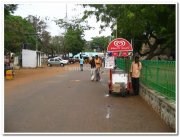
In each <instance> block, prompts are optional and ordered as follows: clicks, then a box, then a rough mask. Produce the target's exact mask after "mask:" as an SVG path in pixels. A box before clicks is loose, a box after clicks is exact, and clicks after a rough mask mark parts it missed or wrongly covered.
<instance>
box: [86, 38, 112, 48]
mask: <svg viewBox="0 0 180 137" xmlns="http://www.w3.org/2000/svg"><path fill="white" fill-rule="evenodd" d="M108 44H109V37H104V36H101V37H93V38H92V40H91V41H90V46H91V49H96V50H97V49H99V50H100V51H104V50H106V49H107V46H108Z"/></svg>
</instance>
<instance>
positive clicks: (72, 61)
mask: <svg viewBox="0 0 180 137" xmlns="http://www.w3.org/2000/svg"><path fill="white" fill-rule="evenodd" d="M62 59H64V60H68V61H69V63H71V64H73V63H75V62H76V61H75V60H74V59H73V58H70V57H63V58H62Z"/></svg>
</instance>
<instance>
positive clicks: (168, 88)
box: [116, 58, 176, 101]
mask: <svg viewBox="0 0 180 137" xmlns="http://www.w3.org/2000/svg"><path fill="white" fill-rule="evenodd" d="M131 62H132V61H131V60H126V59H119V58H118V59H116V64H117V66H118V68H120V69H122V70H125V71H126V72H129V70H130V65H131ZM141 63H142V70H141V76H140V81H141V82H142V83H143V84H144V85H146V86H147V87H149V88H151V89H154V90H156V91H157V92H159V93H160V94H162V95H164V96H165V97H167V98H168V99H172V100H174V101H175V96H176V93H175V91H176V85H175V84H176V77H175V76H176V71H175V61H151V60H143V61H141Z"/></svg>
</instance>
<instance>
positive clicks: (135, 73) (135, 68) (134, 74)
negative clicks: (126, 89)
mask: <svg viewBox="0 0 180 137" xmlns="http://www.w3.org/2000/svg"><path fill="white" fill-rule="evenodd" d="M141 68H142V64H141V62H140V61H139V57H138V56H135V60H134V61H133V62H132V64H131V68H130V73H131V80H132V88H133V91H134V94H135V95H138V94H139V77H140V71H141Z"/></svg>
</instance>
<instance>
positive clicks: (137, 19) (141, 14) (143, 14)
mask: <svg viewBox="0 0 180 137" xmlns="http://www.w3.org/2000/svg"><path fill="white" fill-rule="evenodd" d="M86 6H90V7H92V10H86V11H85V12H84V17H83V19H84V20H85V19H87V17H88V16H91V15H95V16H96V19H97V21H99V20H100V21H102V22H104V23H105V25H102V26H101V28H102V29H104V28H105V27H107V26H109V27H111V28H112V35H114V36H115V35H117V37H123V38H125V39H127V40H129V41H130V40H133V46H134V50H135V51H137V52H139V50H140V48H141V44H142V43H143V42H147V43H148V41H149V38H150V37H151V36H152V37H155V38H156V43H155V46H156V47H157V45H159V44H164V45H165V47H170V48H171V49H172V50H175V21H176V19H175V16H176V15H175V13H176V12H175V7H176V6H175V5H174V4H92V5H84V7H86ZM111 24H112V25H111ZM110 25H111V26H110ZM115 25H117V31H116V30H115V29H114V26H115ZM116 32H117V33H116ZM150 46H151V47H152V45H150ZM162 49H165V48H162ZM153 50H154V49H153V48H151V51H150V52H153ZM162 52H163V50H162V51H161V52H160V53H162ZM153 55H155V54H153ZM151 57H153V56H149V59H150V58H151Z"/></svg>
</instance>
